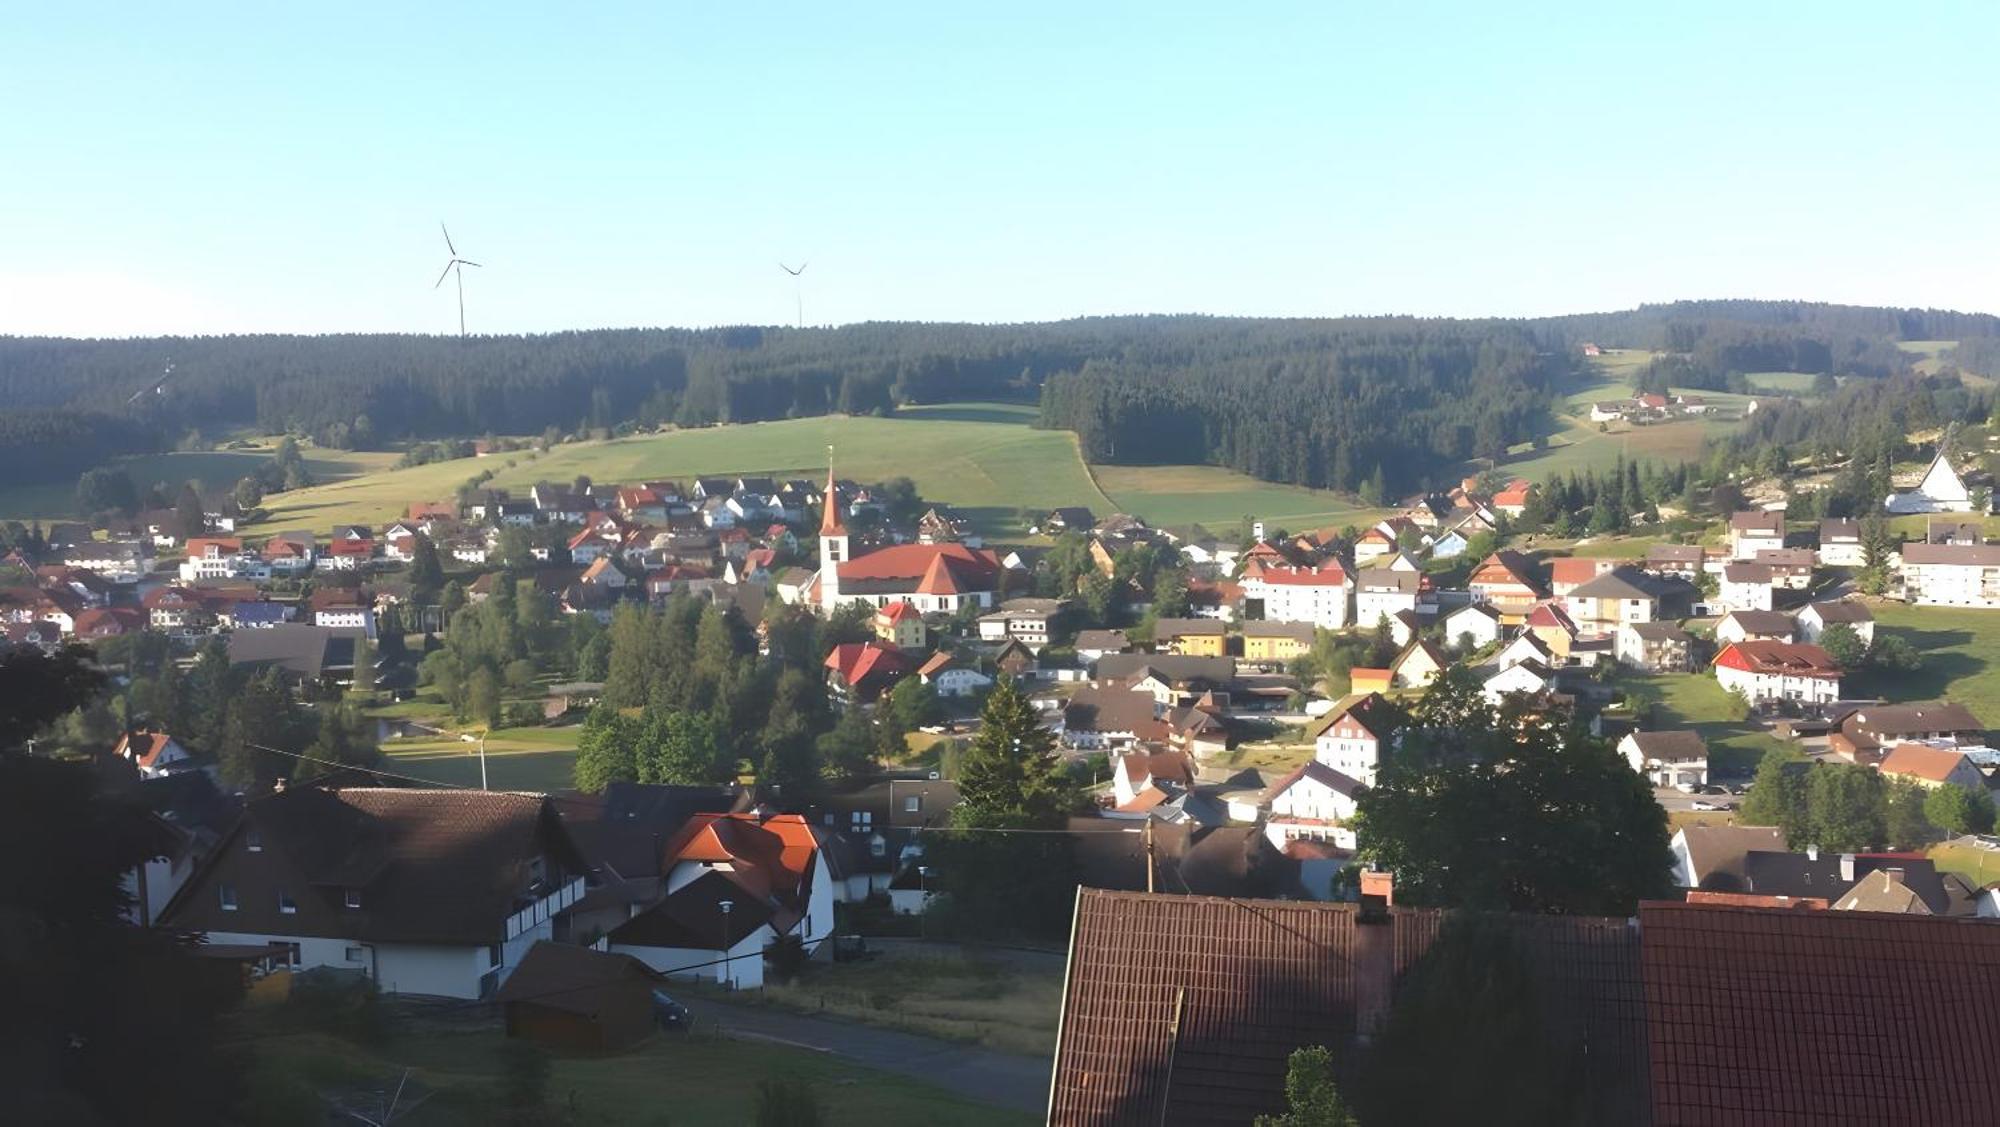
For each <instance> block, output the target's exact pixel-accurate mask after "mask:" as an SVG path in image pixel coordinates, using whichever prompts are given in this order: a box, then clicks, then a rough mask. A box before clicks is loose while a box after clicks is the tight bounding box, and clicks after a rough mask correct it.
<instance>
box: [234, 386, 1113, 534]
mask: <svg viewBox="0 0 2000 1127" xmlns="http://www.w3.org/2000/svg"><path fill="white" fill-rule="evenodd" d="M1032 417H1033V409H1032V408H1027V407H1018V406H1010V405H1003V404H956V405H952V406H949V407H940V408H931V409H925V408H916V409H912V410H909V411H906V412H903V413H901V414H899V415H898V416H897V417H895V418H888V419H878V418H867V417H863V418H848V417H845V416H834V417H827V418H813V419H789V420H785V421H782V422H771V423H751V424H747V425H744V426H730V427H709V428H704V429H700V430H685V431H675V432H672V433H669V434H661V435H646V436H640V437H633V438H620V439H613V440H610V441H608V442H579V443H571V444H567V445H563V446H558V447H556V448H554V449H552V450H550V451H548V452H547V453H546V454H542V455H540V456H538V457H537V456H534V455H533V454H532V452H530V451H521V452H516V453H509V454H496V455H494V456H493V457H491V458H483V459H477V460H464V459H461V460H458V461H452V462H443V463H437V464H433V465H429V466H419V467H415V468H412V469H405V470H396V471H392V472H388V473H380V474H372V475H369V476H368V477H365V478H359V479H355V480H352V481H344V482H339V483H336V484H332V485H327V486H319V487H315V488H312V489H304V490H298V491H296V492H293V493H286V494H282V495H280V496H278V497H275V498H272V499H271V504H270V506H269V507H270V509H271V516H270V518H269V520H268V521H267V522H266V523H267V524H268V525H269V526H270V527H274V528H275V527H306V528H326V527H329V526H331V525H333V524H336V523H342V522H349V521H353V522H374V523H380V522H382V521H384V520H387V519H391V518H393V517H395V516H397V515H398V514H400V513H401V512H402V511H403V509H404V507H405V506H406V505H408V504H409V502H411V501H425V500H442V499H446V498H449V497H451V496H452V495H453V493H454V492H455V491H456V489H457V488H458V485H459V483H460V482H463V481H464V480H466V479H467V478H469V477H471V476H472V475H473V474H474V473H476V472H479V471H483V470H488V469H491V470H493V471H495V477H494V480H493V484H494V485H496V486H500V487H505V488H513V489H525V488H527V487H528V486H530V485H533V484H534V483H535V482H537V481H542V480H549V481H562V482H568V481H570V480H571V479H573V478H575V477H576V476H577V475H578V474H587V475H589V476H590V477H591V478H593V479H594V480H598V481H618V482H625V481H639V480H642V479H646V478H675V479H686V478H689V477H693V476H695V475H697V474H704V475H705V474H731V473H751V472H757V473H771V474H778V475H796V476H801V477H818V476H821V475H823V474H824V473H825V472H826V470H825V467H826V448H827V447H828V446H829V445H831V446H833V447H834V460H835V464H836V468H837V469H838V471H839V473H840V475H841V476H842V477H851V478H855V479H857V480H861V481H879V480H882V479H885V478H889V477H896V476H906V477H909V478H911V479H912V480H914V481H915V482H916V483H917V488H918V489H919V491H921V492H922V493H923V495H924V496H925V497H928V498H931V499H934V500H939V501H947V502H950V503H951V504H952V505H954V506H957V507H959V508H960V509H962V510H964V511H965V512H966V514H967V515H968V516H969V517H971V518H972V520H973V521H974V523H975V524H977V525H979V526H980V527H982V528H983V529H984V530H985V531H987V532H988V533H989V534H993V535H1005V534H1007V533H1010V532H1018V531H1020V530H1021V529H1023V528H1024V527H1025V518H1026V517H1027V516H1029V515H1032V514H1034V513H1036V512H1037V511H1045V510H1047V509H1051V508H1054V507H1056V506H1058V505H1087V506H1090V507H1091V508H1092V509H1097V510H1105V511H1108V510H1110V509H1111V508H1112V507H1113V506H1112V504H1111V502H1110V500H1109V498H1107V497H1105V496H1104V494H1102V493H1100V492H1099V491H1098V489H1097V486H1096V485H1095V483H1093V482H1092V481H1091V479H1090V475H1089V473H1088V472H1086V470H1085V469H1084V466H1083V462H1082V459H1081V458H1080V457H1079V455H1078V453H1077V448H1076V438H1075V436H1074V435H1071V434H1069V433H1067V432H1064V431H1045V430H1034V429H1031V428H1029V427H1028V426H1027V425H1026V423H1027V422H1028V420H1029V419H1030V418H1032Z"/></svg>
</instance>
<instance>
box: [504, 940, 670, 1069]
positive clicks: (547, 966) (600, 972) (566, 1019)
mask: <svg viewBox="0 0 2000 1127" xmlns="http://www.w3.org/2000/svg"><path fill="white" fill-rule="evenodd" d="M664 979H665V976H664V975H662V974H660V973H659V972H658V971H655V970H653V969H652V968H651V967H648V966H647V965H646V964H645V963H642V962H640V961H639V960H637V959H635V958H633V957H632V956H630V955H614V954H612V953H610V952H608V951H596V950H592V949H591V948H589V947H578V946H576V945H574V944H570V943H552V942H549V941H547V940H543V941H541V942H539V943H536V944H535V945H534V946H533V947H530V948H528V953H527V954H526V955H524V956H522V957H521V963H520V965H519V966H517V967H515V968H514V973H512V974H510V975H508V976H507V981H506V982H504V983H502V984H501V985H500V992H499V993H498V994H496V995H494V1001H496V1002H499V1003H500V1005H501V1008H502V1011H503V1012H504V1013H505V1015H506V1028H507V1036H509V1037H519V1038H522V1039H523V1040H528V1041H534V1042H537V1043H538V1044H541V1045H545V1046H547V1047H549V1048H551V1049H559V1050H563V1051H566V1052H586V1053H601V1052H612V1051H616V1050H618V1049H623V1048H627V1047H629V1046H631V1045H634V1044H637V1043H638V1042H640V1041H643V1040H645V1039H646V1038H647V1037H648V1036H650V1035H651V1034H652V1032H653V1026H654V1020H655V1019H654V1016H653V990H654V988H655V987H656V986H657V985H658V984H659V983H660V982H662V981H663V980H664Z"/></svg>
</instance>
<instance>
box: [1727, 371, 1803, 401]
mask: <svg viewBox="0 0 2000 1127" xmlns="http://www.w3.org/2000/svg"><path fill="white" fill-rule="evenodd" d="M1743 378H1744V379H1746V380H1748V381H1750V386H1751V387H1754V388H1756V389H1757V390H1758V391H1770V392H1781V393H1785V394H1789V395H1796V396H1799V397H1800V398H1802V399H1810V398H1812V389H1813V381H1814V380H1817V379H1818V378H1819V377H1818V376H1816V375H1814V374H1812V373H1811V372H1750V373H1748V374H1746V375H1745V376H1744V377H1743Z"/></svg>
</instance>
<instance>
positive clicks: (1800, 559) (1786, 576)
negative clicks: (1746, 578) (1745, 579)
mask: <svg viewBox="0 0 2000 1127" xmlns="http://www.w3.org/2000/svg"><path fill="white" fill-rule="evenodd" d="M1751 562H1752V563H1755V564H1759V565H1761V566H1764V567H1768V568H1770V569H1771V582H1772V583H1773V584H1774V585H1776V586H1779V587H1784V588H1786V589H1788V590H1792V591H1803V590H1805V589H1806V588H1808V587H1810V586H1812V575H1813V568H1814V567H1816V566H1818V563H1819V557H1818V556H1817V555H1816V554H1815V553H1814V552H1813V550H1812V549H1810V548H1760V549H1758V550H1757V558H1756V559H1755V560H1753V561H1751Z"/></svg>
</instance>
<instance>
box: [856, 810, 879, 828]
mask: <svg viewBox="0 0 2000 1127" xmlns="http://www.w3.org/2000/svg"><path fill="white" fill-rule="evenodd" d="M874 824H875V812H874V811H872V810H856V811H855V812H854V819H853V828H854V829H857V830H865V829H867V828H869V827H870V826H872V825H874Z"/></svg>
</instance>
